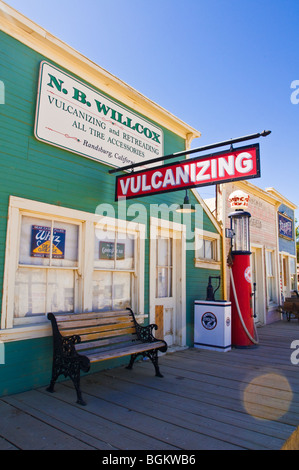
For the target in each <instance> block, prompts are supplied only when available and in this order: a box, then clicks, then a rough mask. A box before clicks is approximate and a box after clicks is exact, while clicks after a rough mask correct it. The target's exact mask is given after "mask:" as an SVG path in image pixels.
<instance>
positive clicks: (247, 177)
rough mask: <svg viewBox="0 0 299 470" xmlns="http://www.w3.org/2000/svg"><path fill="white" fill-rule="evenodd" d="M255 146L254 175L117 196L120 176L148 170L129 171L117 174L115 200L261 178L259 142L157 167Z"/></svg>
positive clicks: (219, 155)
mask: <svg viewBox="0 0 299 470" xmlns="http://www.w3.org/2000/svg"><path fill="white" fill-rule="evenodd" d="M253 148H255V150H256V174H254V175H249V176H246V177H243V176H240V177H233V178H223V179H222V180H217V182H209V183H205V182H201V183H191V184H188V185H186V186H184V187H183V188H182V187H180V188H171V189H167V190H161V191H159V190H158V191H154V192H152V193H151V192H148V193H145V194H136V195H131V196H117V187H118V180H119V179H120V178H124V177H125V178H126V177H128V178H129V177H130V176H133V175H134V176H136V175H139V174H145V173H146V171H147V170H144V169H143V170H140V171H136V172H135V171H134V172H132V173H129V174H127V175H118V176H116V180H115V201H118V200H120V199H126V200H127V199H138V198H142V197H146V196H154V195H156V194H165V193H170V192H174V191H184V190H186V189H193V188H199V187H203V186H212V185H216V184H222V183H231V182H232V181H242V180H249V179H253V178H260V176H261V168H260V145H259V144H258V143H257V144H252V145H246V146H244V147H238V148H233V149H231V150H224V151H222V152H216V153H209V154H208V155H203V156H201V157H197V158H196V157H195V158H194V159H193V158H189V159H186V160H180V161H175V162H172V163H167V164H165V165H161V166H157V167H156V168H155V169H157V170H158V169H162V168H171V167H172V166H175V165H179V164H184V163H186V162H192V161H193V160H194V162H197V161H200V160H204V159H208V158H212V157H221V156H222V155H228V154H229V152H230V151H231V152H239V151H240V152H241V151H243V152H244V151H245V150H249V149H253ZM144 164H145V165H146V162H144ZM152 169H153V168H150V170H152Z"/></svg>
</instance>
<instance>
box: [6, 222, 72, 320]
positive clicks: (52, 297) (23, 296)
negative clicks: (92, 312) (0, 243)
mask: <svg viewBox="0 0 299 470" xmlns="http://www.w3.org/2000/svg"><path fill="white" fill-rule="evenodd" d="M79 229H80V223H77V224H76V223H68V222H65V221H62V220H55V218H49V217H46V218H43V217H42V216H39V217H36V216H32V215H31V214H30V215H29V214H28V215H27V214H26V213H21V220H20V232H19V233H20V235H19V247H18V248H19V249H18V266H17V271H16V277H15V295H14V325H21V324H26V323H30V322H32V320H34V321H35V322H36V321H39V320H43V319H45V312H54V313H57V312H66V313H70V312H74V309H75V296H76V284H77V282H76V281H77V279H78V262H79V231H80V230H79Z"/></svg>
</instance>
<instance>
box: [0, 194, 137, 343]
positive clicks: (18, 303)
mask: <svg viewBox="0 0 299 470" xmlns="http://www.w3.org/2000/svg"><path fill="white" fill-rule="evenodd" d="M100 219H101V221H99V216H98V215H96V214H92V213H88V212H82V211H78V210H74V209H68V208H64V207H61V206H54V205H50V204H44V203H41V202H37V201H31V200H27V199H22V198H18V197H14V196H11V197H10V204H9V217H8V226H7V239H6V252H5V269H4V283H3V300H2V315H1V333H2V338H4V340H8V341H10V340H18V339H27V338H32V337H40V336H45V335H47V334H49V328H50V327H49V328H48V326H49V322H48V321H47V318H46V315H47V313H48V312H55V313H60V312H61V313H69V314H72V313H74V312H80V311H85V312H89V311H92V310H96V311H101V310H107V309H109V310H112V309H115V310H119V309H123V308H125V307H127V306H131V307H132V308H133V309H134V311H135V313H136V314H137V315H138V314H141V313H142V314H143V313H144V312H143V305H144V276H143V275H139V273H142V274H143V271H144V240H145V226H144V225H143V224H140V223H134V222H126V221H119V220H117V219H113V218H111V217H100ZM118 224H119V227H118ZM140 320H141V318H140ZM141 321H142V320H141ZM4 332H5V333H4Z"/></svg>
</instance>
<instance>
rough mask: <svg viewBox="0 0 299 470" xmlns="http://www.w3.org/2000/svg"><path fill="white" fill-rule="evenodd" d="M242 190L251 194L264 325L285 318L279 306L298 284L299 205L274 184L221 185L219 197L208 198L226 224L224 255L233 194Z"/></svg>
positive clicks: (255, 275) (254, 273)
mask: <svg viewBox="0 0 299 470" xmlns="http://www.w3.org/2000/svg"><path fill="white" fill-rule="evenodd" d="M236 190H241V191H243V192H245V193H246V194H248V195H249V203H248V212H250V214H251V218H250V246H251V282H252V292H253V291H254V284H255V289H256V291H255V299H254V297H253V300H254V306H255V315H256V318H255V321H256V322H257V323H259V324H261V325H264V324H267V323H271V322H273V321H277V320H279V319H280V318H281V314H280V311H279V309H278V307H279V305H281V302H282V298H283V297H285V296H289V295H290V293H291V291H292V290H294V289H295V288H296V241H295V234H294V230H295V220H294V210H295V209H296V205H295V204H293V203H292V202H290V201H288V200H287V199H286V198H285V197H284V196H283V195H281V194H280V193H279V192H278V191H276V190H275V189H273V188H268V189H266V190H262V189H260V188H258V187H257V186H255V185H253V184H251V183H249V182H248V181H238V182H234V183H227V184H222V185H218V186H217V188H216V198H214V199H210V200H207V201H206V203H207V205H208V206H209V207H210V209H211V211H212V213H213V214H214V215H215V216H216V218H217V220H218V221H219V223H221V225H222V228H223V242H224V249H223V253H224V259H223V263H224V265H225V263H226V258H227V256H228V253H229V250H230V239H228V238H227V239H226V240H225V228H229V226H230V222H229V218H228V214H229V213H230V212H232V210H231V207H230V203H229V201H228V198H229V195H230V194H231V193H233V192H234V191H236ZM228 269H229V268H228V267H227V268H226V276H225V292H226V298H227V299H229V292H230V285H229V275H228Z"/></svg>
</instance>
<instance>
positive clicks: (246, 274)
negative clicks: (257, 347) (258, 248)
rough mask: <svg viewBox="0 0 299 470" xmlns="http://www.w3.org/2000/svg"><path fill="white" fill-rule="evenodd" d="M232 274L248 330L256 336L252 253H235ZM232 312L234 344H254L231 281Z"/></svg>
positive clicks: (242, 345) (244, 346)
mask: <svg viewBox="0 0 299 470" xmlns="http://www.w3.org/2000/svg"><path fill="white" fill-rule="evenodd" d="M231 269H232V276H233V279H234V285H235V290H236V296H237V299H238V304H239V308H240V312H241V315H242V318H243V321H244V324H245V326H246V329H247V330H248V333H249V335H250V336H251V337H252V338H254V323H253V322H254V319H253V311H252V301H251V267H250V254H248V253H244V254H243V253H240V254H234V255H233V264H232V266H231ZM230 290H231V294H230V298H231V309H232V311H231V313H232V315H231V316H232V318H231V321H232V331H231V335H232V346H234V347H240V348H242V347H243V348H246V347H250V346H253V342H252V341H251V340H250V338H249V337H248V335H247V333H246V331H245V330H244V327H243V325H242V323H241V320H240V318H239V313H238V307H237V303H236V299H235V294H234V292H233V288H232V282H231V287H230Z"/></svg>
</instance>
